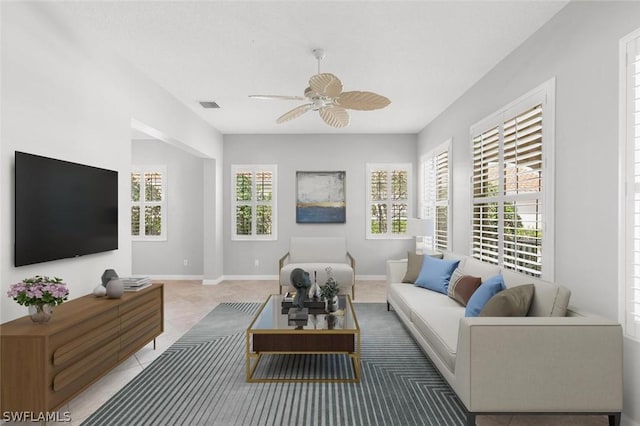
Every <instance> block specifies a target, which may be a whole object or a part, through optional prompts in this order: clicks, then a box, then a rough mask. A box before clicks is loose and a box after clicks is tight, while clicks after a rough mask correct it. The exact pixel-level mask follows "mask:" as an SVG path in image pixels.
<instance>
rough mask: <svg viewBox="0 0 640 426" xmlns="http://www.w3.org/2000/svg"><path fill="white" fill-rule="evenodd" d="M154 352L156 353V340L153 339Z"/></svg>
mask: <svg viewBox="0 0 640 426" xmlns="http://www.w3.org/2000/svg"><path fill="white" fill-rule="evenodd" d="M153 350H154V351H155V350H156V339H155V338H154V339H153Z"/></svg>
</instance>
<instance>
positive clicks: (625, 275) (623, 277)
mask: <svg viewBox="0 0 640 426" xmlns="http://www.w3.org/2000/svg"><path fill="white" fill-rule="evenodd" d="M631 43H635V44H636V46H635V53H632V52H631V51H630V44H631ZM630 54H633V55H635V56H640V28H638V29H636V30H635V31H633V32H631V33H630V34H628V35H627V36H625V37H623V38H622V39H620V42H619V79H618V81H619V97H618V98H619V99H618V102H619V109H618V110H619V111H620V112H619V117H618V130H619V131H618V146H619V149H618V170H619V173H618V204H619V208H618V277H619V279H618V319H619V322H620V324H622V330H623V334H624V336H625V337H626V338H629V339H631V340H634V341H636V342H640V308H639V309H638V312H636V311H635V310H634V309H633V308H632V307H631V306H630V305H631V303H633V302H632V300H633V294H632V293H633V292H634V288H633V287H634V282H633V281H634V266H637V265H634V261H635V259H634V257H635V256H638V255H640V250H634V246H635V244H634V243H637V242H638V241H639V240H638V238H636V241H634V234H635V233H636V232H637V231H638V230H637V229H634V228H635V226H634V215H637V214H638V213H640V212H638V211H636V209H635V208H634V204H635V196H636V193H640V188H639V186H640V184H636V183H635V180H636V176H640V173H637V174H636V173H635V164H634V161H635V160H636V159H635V157H636V151H637V150H636V142H635V139H636V138H638V137H640V134H638V135H636V133H635V131H634V127H635V124H634V119H633V118H632V117H633V115H634V114H635V113H636V112H635V111H634V108H633V103H634V101H635V99H634V96H633V95H632V96H629V94H632V92H633V91H634V87H635V83H634V82H633V80H632V79H633V77H634V76H633V71H632V67H633V65H632V64H631V63H630V61H631V60H633V59H631V60H630V59H629V55H630ZM634 62H635V61H634ZM638 84H639V85H640V82H639V83H638ZM638 97H639V98H640V96H638ZM638 210H640V209H638ZM636 263H637V264H640V261H639V262H636ZM634 316H635V317H636V319H635V320H634V319H633V317H634Z"/></svg>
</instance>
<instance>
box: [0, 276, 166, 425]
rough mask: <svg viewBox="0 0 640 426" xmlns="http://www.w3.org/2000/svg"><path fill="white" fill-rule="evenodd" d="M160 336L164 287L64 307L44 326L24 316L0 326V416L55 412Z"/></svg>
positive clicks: (86, 299) (89, 298) (80, 300)
mask: <svg viewBox="0 0 640 426" xmlns="http://www.w3.org/2000/svg"><path fill="white" fill-rule="evenodd" d="M163 330H164V287H163V285H162V284H152V285H151V286H150V287H147V288H145V289H142V290H140V291H137V292H125V293H124V294H123V295H122V298H121V299H107V298H106V297H94V296H93V295H88V296H83V297H80V298H78V299H74V300H71V301H69V302H65V303H63V304H62V305H59V306H56V307H55V308H54V311H53V317H52V318H51V320H50V321H49V322H48V323H45V324H35V323H33V322H32V321H31V318H29V317H28V316H26V317H22V318H18V319H17V320H14V321H11V322H7V323H5V324H2V325H0V336H1V341H0V365H1V372H0V374H1V376H0V380H1V382H2V386H1V388H0V392H1V393H2V395H1V400H0V410H2V412H5V411H11V412H19V411H30V412H32V413H41V412H47V411H54V410H56V409H57V408H59V407H60V406H61V405H63V404H64V403H65V402H67V401H68V400H70V399H71V398H73V397H74V396H76V395H77V394H79V393H80V392H81V391H82V390H84V389H85V388H86V387H88V386H89V385H90V384H92V383H93V382H95V381H96V380H98V379H99V378H100V377H102V376H104V375H105V374H106V373H107V372H109V371H110V370H111V369H112V368H113V367H115V366H116V365H118V364H119V363H121V362H122V361H124V360H125V359H127V358H128V357H130V356H131V355H133V354H134V353H135V352H136V351H138V350H139V349H140V348H142V347H143V346H145V345H146V344H148V343H149V342H151V341H152V340H154V339H155V338H156V337H157V336H159V335H160V334H161V333H162V332H163Z"/></svg>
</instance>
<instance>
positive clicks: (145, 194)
mask: <svg viewBox="0 0 640 426" xmlns="http://www.w3.org/2000/svg"><path fill="white" fill-rule="evenodd" d="M166 176H167V170H166V167H165V166H133V167H132V169H131V236H132V239H133V240H146V241H153V240H166V238H167V225H166V223H167V191H166V180H167V179H166Z"/></svg>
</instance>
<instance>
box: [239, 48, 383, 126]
mask: <svg viewBox="0 0 640 426" xmlns="http://www.w3.org/2000/svg"><path fill="white" fill-rule="evenodd" d="M313 55H314V56H315V57H316V59H317V60H318V74H316V75H314V76H311V78H310V79H309V87H307V88H306V89H305V91H304V98H300V97H296V96H280V95H250V96H249V97H250V98H255V99H281V100H306V101H307V102H308V103H306V104H303V105H300V106H298V107H296V108H294V109H292V110H290V111H288V112H286V113H284V114H283V115H281V116H280V117H278V119H277V120H276V123H278V124H280V123H284V122H286V121H289V120H292V119H294V118H297V117H299V116H301V115H302V114H304V113H306V112H307V111H318V113H319V114H320V117H321V118H322V119H323V120H324V122H325V123H327V124H328V125H329V126H332V127H338V128H339V127H346V126H348V125H349V123H350V121H351V117H350V116H349V112H348V111H347V109H353V110H359V111H371V110H375V109H380V108H384V107H386V106H387V105H389V104H390V103H391V101H390V100H389V99H388V98H386V97H384V96H382V95H378V94H377V93H373V92H362V91H352V92H343V91H342V89H343V87H342V82H341V81H340V79H339V78H338V77H336V76H335V75H333V74H331V73H320V61H321V60H322V59H324V57H325V51H324V49H320V48H318V49H313Z"/></svg>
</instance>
